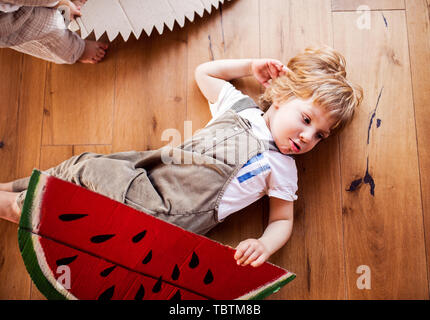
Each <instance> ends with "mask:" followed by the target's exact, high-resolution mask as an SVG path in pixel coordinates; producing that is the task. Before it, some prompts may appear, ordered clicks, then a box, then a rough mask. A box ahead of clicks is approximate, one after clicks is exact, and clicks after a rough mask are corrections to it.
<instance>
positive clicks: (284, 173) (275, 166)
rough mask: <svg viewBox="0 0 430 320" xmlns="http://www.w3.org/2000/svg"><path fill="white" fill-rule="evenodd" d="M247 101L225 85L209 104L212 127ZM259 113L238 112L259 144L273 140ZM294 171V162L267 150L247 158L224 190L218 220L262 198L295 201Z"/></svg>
mask: <svg viewBox="0 0 430 320" xmlns="http://www.w3.org/2000/svg"><path fill="white" fill-rule="evenodd" d="M244 97H248V96H246V95H244V94H243V93H242V92H240V91H239V90H237V89H236V88H235V87H234V86H233V85H232V84H231V83H229V82H227V83H226V84H225V85H224V87H223V88H222V89H221V92H220V94H219V96H218V100H217V102H215V103H214V104H211V103H209V108H210V111H211V113H212V119H211V120H210V121H209V123H208V124H210V123H212V122H213V121H214V120H215V119H216V118H217V117H219V116H220V115H222V114H223V113H224V112H225V111H226V110H228V109H230V108H231V107H232V106H233V105H234V104H235V103H236V102H237V101H239V100H241V99H243V98H244ZM263 114H264V113H263V111H261V110H260V109H258V108H249V109H245V110H243V111H241V112H239V115H240V116H241V117H243V118H245V119H247V120H248V121H249V122H250V123H251V125H252V132H253V133H254V134H255V135H256V136H257V138H259V139H262V140H267V141H269V140H272V141H273V137H272V134H271V133H270V130H269V128H268V127H267V125H266V122H265V120H264V119H263V117H262V115H263ZM296 191H297V167H296V162H295V160H294V159H293V158H292V157H290V156H287V155H284V154H282V153H280V152H277V151H272V150H267V151H264V152H263V153H261V154H259V155H257V156H255V157H253V158H251V159H250V160H249V161H248V162H247V163H246V164H245V165H244V166H243V167H242V168H241V169H240V170H239V172H238V174H237V176H236V177H235V178H234V179H232V180H231V182H230V184H229V185H228V186H227V188H226V190H225V193H224V195H223V197H222V198H221V201H220V204H219V208H218V218H219V219H220V220H222V219H224V218H226V217H227V216H228V215H230V214H231V213H233V212H236V211H239V210H240V209H243V208H245V207H247V206H248V205H250V204H251V203H253V202H255V201H257V200H258V199H260V198H261V197H263V196H264V195H266V194H267V195H268V196H269V197H276V198H280V199H284V200H287V201H294V200H297V195H296Z"/></svg>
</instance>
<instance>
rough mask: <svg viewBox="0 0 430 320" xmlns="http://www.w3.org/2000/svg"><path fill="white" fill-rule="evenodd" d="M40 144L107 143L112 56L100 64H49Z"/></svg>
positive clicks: (113, 72)
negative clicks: (41, 142)
mask: <svg viewBox="0 0 430 320" xmlns="http://www.w3.org/2000/svg"><path fill="white" fill-rule="evenodd" d="M47 80H48V81H47V84H46V85H47V88H46V92H45V93H46V98H45V99H46V106H45V112H44V121H43V145H71V144H110V143H111V142H112V114H113V102H114V80H115V59H114V57H113V54H111V51H108V54H107V56H106V58H105V59H104V60H103V61H102V62H101V63H99V64H95V65H88V64H82V63H78V64H74V65H56V64H49V69H48V77H47Z"/></svg>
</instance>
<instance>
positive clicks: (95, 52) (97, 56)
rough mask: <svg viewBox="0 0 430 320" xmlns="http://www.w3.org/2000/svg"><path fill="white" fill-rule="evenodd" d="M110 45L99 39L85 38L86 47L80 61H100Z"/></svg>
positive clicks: (93, 62) (92, 62)
mask: <svg viewBox="0 0 430 320" xmlns="http://www.w3.org/2000/svg"><path fill="white" fill-rule="evenodd" d="M107 48H108V45H107V44H106V43H103V42H99V41H92V40H85V49H84V53H83V54H82V56H81V57H80V58H79V60H78V61H79V62H82V63H91V64H95V63H98V62H100V61H101V60H102V59H103V58H104V56H105V54H106V50H107Z"/></svg>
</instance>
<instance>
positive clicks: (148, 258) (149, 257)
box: [142, 250, 152, 264]
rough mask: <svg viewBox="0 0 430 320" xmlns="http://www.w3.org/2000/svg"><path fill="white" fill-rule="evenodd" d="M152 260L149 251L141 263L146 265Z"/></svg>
mask: <svg viewBox="0 0 430 320" xmlns="http://www.w3.org/2000/svg"><path fill="white" fill-rule="evenodd" d="M151 259H152V250H150V251H149V252H148V254H147V255H146V257H145V259H143V261H142V263H143V264H147V263H148V262H149V261H151Z"/></svg>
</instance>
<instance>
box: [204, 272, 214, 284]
mask: <svg viewBox="0 0 430 320" xmlns="http://www.w3.org/2000/svg"><path fill="white" fill-rule="evenodd" d="M212 281H214V275H213V274H212V271H211V269H208V272H206V275H205V278H204V279H203V282H204V283H205V284H209V283H211V282H212Z"/></svg>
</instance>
